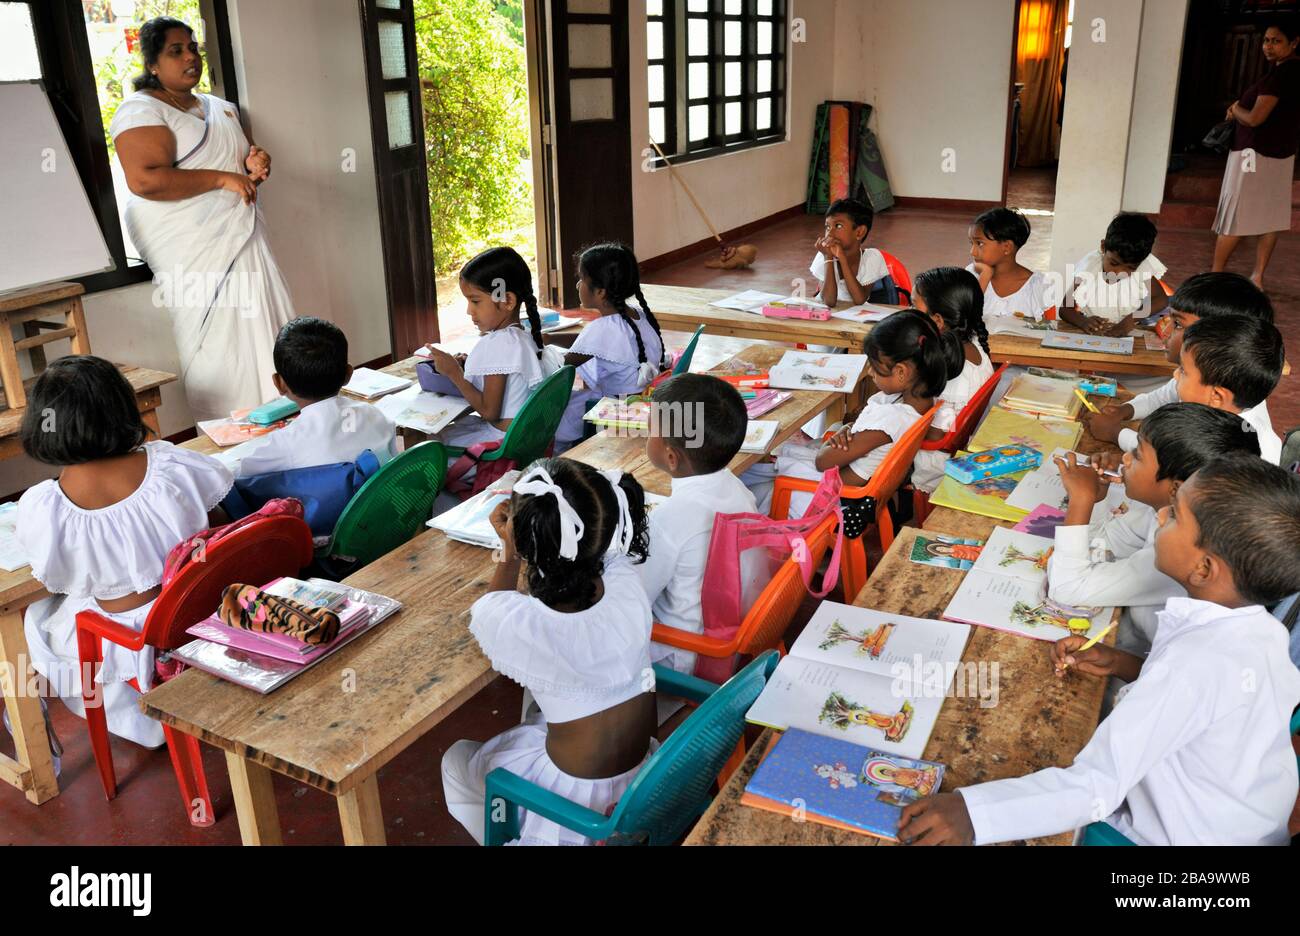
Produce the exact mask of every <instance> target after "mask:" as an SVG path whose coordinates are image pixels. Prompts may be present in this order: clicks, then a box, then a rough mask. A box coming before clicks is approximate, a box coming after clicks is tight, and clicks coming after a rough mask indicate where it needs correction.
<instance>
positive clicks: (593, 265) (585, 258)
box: [578, 243, 664, 370]
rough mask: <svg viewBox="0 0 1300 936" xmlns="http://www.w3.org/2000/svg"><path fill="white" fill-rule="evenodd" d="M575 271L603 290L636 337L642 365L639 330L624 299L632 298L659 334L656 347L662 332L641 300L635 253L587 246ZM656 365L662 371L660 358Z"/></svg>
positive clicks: (643, 355)
mask: <svg viewBox="0 0 1300 936" xmlns="http://www.w3.org/2000/svg"><path fill="white" fill-rule="evenodd" d="M578 274H579V275H580V276H582V277H584V278H585V279H586V280H587V282H589V283H590V284H591V285H592V286H593V287H594V288H596V289H603V290H605V298H606V299H608V300H609V304H610V305H612V306H613V307H614V308H615V310H617V311H618V314H619V316H620V317H621V318H622V319H623V321H625V322H627V324H628V327H629V328H631V329H632V337H633V338H635V339H636V351H637V361H638V362H639V363H641V364H644V363H645V362H646V360H647V359H646V353H645V342H644V341H643V340H642V338H641V331H640V329H638V328H637V327H636V323H635V322H633V321H632V316H631V314H630V313H629V311H628V308H627V301H628V299H631V298H635V299H636V301H637V305H639V306H640V307H641V313H642V314H643V315H644V316H645V317H646V318H647V319H648V320H649V322H650V327H651V328H653V329H654V331H655V334H656V335H658V336H659V346H660V347H661V348H662V347H663V343H664V336H663V332H661V331H660V330H659V320H658V319H656V318H655V315H654V313H653V312H651V311H650V305H649V303H647V302H646V301H645V296H643V295H641V269H640V267H639V266H638V265H637V262H636V254H634V253H632V248H630V247H626V246H624V245H623V244H613V243H610V244H596V245H595V246H594V247H588V248H587V249H586V250H584V251H583V252H582V253H581V254H580V255H579V256H578ZM658 365H659V368H660V370H662V369H663V358H662V357H661V358H660V360H659V361H658Z"/></svg>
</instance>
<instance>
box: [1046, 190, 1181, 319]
mask: <svg viewBox="0 0 1300 936" xmlns="http://www.w3.org/2000/svg"><path fill="white" fill-rule="evenodd" d="M1155 242H1156V226H1155V224H1154V223H1152V221H1151V219H1149V218H1148V217H1147V216H1146V215H1144V214H1138V213H1137V212H1135V211H1121V212H1120V213H1119V214H1117V215H1115V217H1114V218H1113V219H1112V220H1111V222H1110V224H1109V225H1108V226H1107V227H1106V236H1105V237H1104V238H1102V241H1101V248H1100V249H1099V250H1094V251H1092V252H1091V253H1089V254H1087V255H1085V256H1084V258H1083V259H1082V260H1080V261H1079V262H1078V263H1076V264H1075V265H1074V272H1075V280H1074V286H1073V288H1072V290H1071V296H1072V302H1067V303H1065V304H1064V305H1062V306H1061V310H1060V313H1061V316H1060V317H1061V319H1062V321H1065V322H1069V323H1070V324H1071V325H1074V326H1075V327H1076V328H1081V329H1083V330H1084V331H1085V332H1087V333H1089V334H1093V335H1127V334H1128V333H1129V332H1130V331H1131V330H1132V328H1133V320H1134V318H1135V317H1138V316H1137V313H1138V311H1139V310H1140V311H1141V312H1142V315H1141V317H1142V318H1145V317H1146V316H1148V315H1156V314H1158V313H1160V312H1162V311H1164V308H1165V301H1166V296H1165V291H1164V288H1163V287H1162V286H1160V284H1159V283H1158V282H1155V281H1157V280H1159V279H1160V277H1162V276H1164V275H1165V265H1164V264H1163V263H1161V262H1160V261H1159V260H1157V259H1156V255H1155V254H1153V253H1152V252H1151V248H1152V247H1153V246H1155ZM1148 300H1149V304H1148Z"/></svg>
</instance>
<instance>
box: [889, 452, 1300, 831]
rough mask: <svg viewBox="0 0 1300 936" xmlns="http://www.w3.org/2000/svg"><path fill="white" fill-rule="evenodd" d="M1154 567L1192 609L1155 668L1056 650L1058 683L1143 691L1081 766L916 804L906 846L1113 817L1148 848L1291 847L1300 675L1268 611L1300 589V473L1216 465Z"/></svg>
mask: <svg viewBox="0 0 1300 936" xmlns="http://www.w3.org/2000/svg"><path fill="white" fill-rule="evenodd" d="M1155 565H1156V568H1157V569H1158V570H1159V571H1160V572H1162V573H1164V574H1165V575H1167V576H1169V577H1170V578H1172V579H1174V580H1175V581H1177V582H1178V583H1179V584H1180V585H1182V586H1183V587H1184V588H1185V589H1186V590H1187V595H1188V597H1185V598H1184V597H1175V598H1170V599H1169V602H1168V604H1167V605H1166V606H1165V610H1164V611H1162V612H1160V615H1159V620H1160V623H1159V627H1158V628H1157V630H1156V635H1155V642H1154V644H1153V645H1152V647H1151V654H1150V656H1148V657H1147V659H1146V661H1145V662H1143V661H1141V660H1139V659H1138V658H1137V657H1134V656H1132V655H1130V654H1127V653H1124V652H1123V651H1120V650H1116V649H1114V648H1113V647H1108V646H1106V645H1105V644H1097V645H1096V646H1094V647H1092V648H1091V649H1090V650H1088V651H1087V652H1085V653H1080V652H1079V648H1080V647H1081V646H1082V644H1083V638H1081V637H1066V638H1064V639H1063V640H1061V641H1058V642H1057V644H1056V646H1055V648H1054V649H1053V654H1052V655H1053V659H1054V661H1055V663H1056V665H1057V668H1058V672H1060V671H1062V669H1063V668H1064V667H1071V668H1074V669H1078V670H1079V672H1081V673H1085V674H1088V675H1095V676H1108V675H1117V676H1120V677H1122V678H1125V679H1129V680H1132V681H1133V684H1132V685H1131V686H1130V687H1129V690H1128V693H1127V694H1126V695H1125V696H1124V697H1123V698H1122V699H1120V701H1119V703H1118V704H1117V705H1116V706H1115V709H1114V711H1112V712H1111V713H1110V715H1109V716H1107V718H1106V719H1105V720H1104V721H1102V723H1101V724H1100V725H1099V726H1098V728H1097V731H1096V733H1095V734H1094V735H1093V736H1092V740H1090V741H1089V742H1088V744H1087V745H1086V746H1085V747H1084V749H1083V750H1082V751H1080V752H1079V754H1078V755H1077V756H1076V757H1075V759H1074V763H1073V764H1072V765H1071V766H1070V767H1067V768H1059V767H1052V768H1048V769H1046V770H1040V771H1038V772H1037V773H1033V774H1029V775H1028V776H1024V777H1018V778H1013V779H1007V780H994V781H992V782H989V783H980V784H976V785H974V786H968V787H963V788H961V789H960V790H958V791H957V792H955V793H942V794H940V795H938V796H934V797H930V798H928V799H924V800H920V801H919V802H916V803H913V804H911V805H909V806H907V807H905V808H904V809H903V815H902V820H901V822H900V824H899V830H898V832H899V837H900V838H901V839H902V840H903V841H904V842H907V843H911V844H917V845H944V844H969V843H970V842H972V841H974V842H975V844H979V845H985V844H990V843H993V842H1005V841H1011V840H1015V839H1024V838H1034V837H1037V836H1043V835H1053V834H1056V833H1059V832H1066V831H1069V830H1071V829H1077V828H1080V827H1081V826H1085V825H1087V824H1088V823H1089V822H1091V821H1094V820H1096V819H1097V818H1098V817H1099V816H1105V817H1106V819H1105V821H1106V823H1107V824H1109V825H1110V826H1112V827H1114V828H1115V829H1117V830H1118V831H1119V832H1121V833H1122V834H1123V835H1124V836H1126V837H1127V838H1128V839H1130V840H1131V841H1133V842H1134V843H1136V844H1138V845H1285V844H1286V843H1287V841H1288V835H1287V819H1288V817H1289V815H1290V813H1291V809H1292V807H1293V806H1294V805H1295V801H1296V791H1297V788H1300V782H1298V781H1297V775H1296V756H1295V751H1294V750H1293V749H1292V747H1291V738H1290V730H1289V726H1288V722H1289V721H1290V718H1291V713H1292V711H1293V710H1294V709H1295V707H1296V704H1297V703H1300V671H1298V670H1297V669H1296V668H1295V666H1294V665H1293V664H1292V663H1291V661H1290V660H1289V659H1288V658H1287V636H1288V635H1287V630H1286V628H1285V627H1284V626H1283V625H1282V623H1281V622H1280V621H1278V620H1277V619H1276V618H1275V617H1273V616H1272V615H1271V614H1269V613H1268V611H1267V610H1266V606H1267V605H1271V604H1273V603H1274V602H1277V601H1279V600H1280V599H1281V598H1283V597H1284V596H1286V595H1289V594H1291V593H1292V592H1295V591H1297V590H1300V477H1297V476H1296V475H1294V474H1291V473H1289V472H1286V471H1283V470H1282V469H1281V468H1278V467H1277V466H1275V465H1270V464H1268V463H1267V462H1265V461H1264V460H1263V459H1261V458H1257V457H1255V456H1254V455H1249V454H1246V453H1244V452H1237V453H1233V454H1230V455H1224V456H1222V457H1220V458H1217V459H1215V460H1214V461H1212V462H1210V463H1209V464H1208V465H1206V466H1205V467H1203V468H1201V469H1200V470H1199V471H1197V472H1196V473H1195V474H1193V475H1192V476H1191V478H1189V479H1188V480H1187V481H1186V482H1184V483H1183V485H1182V486H1181V487H1180V488H1179V489H1178V490H1177V491H1176V492H1175V493H1174V495H1173V500H1172V501H1171V503H1170V505H1169V506H1168V507H1166V508H1164V509H1163V510H1161V512H1160V530H1159V532H1158V533H1157V534H1156V538H1155ZM1247 675H1248V676H1249V678H1246V677H1247Z"/></svg>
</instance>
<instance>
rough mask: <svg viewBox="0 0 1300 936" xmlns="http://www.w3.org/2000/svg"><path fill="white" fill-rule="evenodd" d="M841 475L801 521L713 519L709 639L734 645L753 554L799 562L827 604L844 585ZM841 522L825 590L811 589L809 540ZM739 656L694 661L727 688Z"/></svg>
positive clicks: (704, 605) (828, 478)
mask: <svg viewBox="0 0 1300 936" xmlns="http://www.w3.org/2000/svg"><path fill="white" fill-rule="evenodd" d="M842 488H843V483H842V482H841V481H840V470H839V469H838V468H832V469H830V470H829V471H827V472H826V473H825V474H823V475H822V480H821V484H820V485H818V487H817V490H816V492H814V493H813V498H812V503H810V504H809V505H808V509H807V510H806V511H804V514H803V516H802V517H795V518H790V519H788V520H773V519H772V518H771V517H769V516H767V515H766V514H760V513H734V514H721V513H720V514H718V515H716V516H715V517H714V518H713V534H712V536H711V538H710V540H709V553H708V558H707V559H706V560H705V564H704V588H703V589H702V590H701V594H700V612H701V619H702V621H703V624H704V635H705V636H706V637H714V638H717V639H719V640H729V639H730V638H732V637H734V636H735V634H736V631H738V630H739V629H740V625H741V623H742V622H743V621H744V620H745V615H746V613H748V611H749V609H748V608H747V607H745V601H744V582H743V581H742V575H741V564H740V557H741V556H742V555H743V554H744V553H745V551H746V550H749V549H766V550H767V555H768V557H769V559H771V560H773V561H774V562H775V561H784V560H785V558H786V557H787V556H792V555H793V556H794V558H795V560H796V561H797V562H798V563H799V566H800V570H801V572H802V573H803V583H804V586H805V587H806V588H807V589H808V592H809V594H811V595H812V596H813V597H814V598H825V597H826V596H827V595H828V594H829V593H830V590H831V589H832V588H834V587H835V583H836V582H837V581H838V580H839V573H840V550H841V548H842V547H843V544H844V514H843V511H842V508H841V507H840V491H841V489H842ZM831 514H834V515H835V517H836V519H837V520H838V521H839V529H838V530H837V531H836V534H835V546H834V548H833V550H832V552H831V558H830V565H829V567H828V568H827V570H826V574H825V576H824V577H823V579H822V587H821V589H820V590H817V589H814V588H813V584H812V579H813V575H814V573H815V572H816V570H815V569H814V568H813V567H812V557H811V556H810V555H809V553H808V550H807V548H806V547H805V545H804V544H805V543H806V537H807V536H808V535H809V534H811V533H812V531H813V530H814V529H816V528H817V527H818V526H819V525H820V524H821V523H822V522H823V521H824V520H825V519H826V517H827V516H828V515H831ZM739 662H740V659H739V655H737V656H735V657H732V658H729V659H719V658H716V657H706V656H703V655H700V656H698V657H697V658H696V661H695V675H696V676H698V677H700V678H701V679H707V680H708V681H709V682H714V683H722V682H726V681H727V680H728V679H730V678H731V676H732V675H734V673H735V671H736V668H737V665H738V663H739Z"/></svg>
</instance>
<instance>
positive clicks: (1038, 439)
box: [966, 406, 1083, 452]
mask: <svg viewBox="0 0 1300 936" xmlns="http://www.w3.org/2000/svg"><path fill="white" fill-rule="evenodd" d="M1082 435H1083V423H1081V422H1076V421H1074V420H1069V419H1052V418H1047V417H1045V418H1041V419H1035V418H1034V417H1033V416H1030V415H1029V414H1028V413H1016V412H1012V411H1011V410H1009V409H1004V408H1003V407H1002V406H990V407H989V410H988V412H987V413H986V414H985V415H984V420H983V421H982V422H981V423H980V425H979V428H977V429H976V430H975V434H974V435H973V436H972V437H971V440H970V444H969V445H967V446H966V447H967V448H968V449H970V450H971V451H972V452H983V451H986V450H988V449H991V448H997V447H998V446H1000V445H1028V446H1029V447H1030V448H1035V449H1038V451H1040V452H1051V451H1054V450H1055V449H1058V448H1064V449H1072V448H1074V447H1075V446H1076V445H1078V444H1079V439H1080V437H1082Z"/></svg>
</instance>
